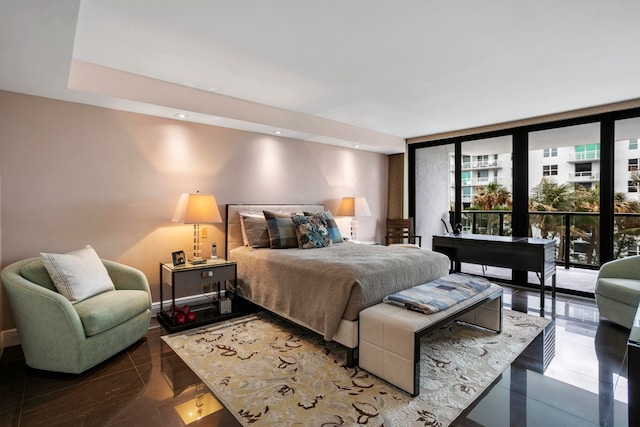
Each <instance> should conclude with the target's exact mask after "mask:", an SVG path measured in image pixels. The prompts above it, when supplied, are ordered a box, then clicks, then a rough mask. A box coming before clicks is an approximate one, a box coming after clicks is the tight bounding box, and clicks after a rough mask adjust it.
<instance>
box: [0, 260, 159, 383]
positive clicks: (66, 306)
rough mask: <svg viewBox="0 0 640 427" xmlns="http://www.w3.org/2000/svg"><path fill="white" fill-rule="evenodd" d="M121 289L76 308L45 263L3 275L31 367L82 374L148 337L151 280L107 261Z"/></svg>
mask: <svg viewBox="0 0 640 427" xmlns="http://www.w3.org/2000/svg"><path fill="white" fill-rule="evenodd" d="M102 262H103V264H104V265H105V267H106V269H107V272H108V273H109V277H111V280H112V281H113V283H114V285H115V290H111V291H107V292H102V293H100V294H98V295H94V296H92V297H90V298H88V299H85V300H83V301H80V302H78V303H76V304H72V303H71V302H70V301H69V300H68V299H67V298H65V297H64V296H63V295H62V294H60V293H58V291H57V290H56V287H55V285H54V284H53V282H52V280H51V278H50V277H49V274H48V273H47V270H46V269H45V267H44V265H43V264H42V261H41V260H40V258H30V259H26V260H23V261H18V262H15V263H13V264H10V265H8V266H7V267H5V268H4V269H3V270H2V275H1V277H2V283H3V284H4V288H5V291H6V294H7V297H8V301H9V305H10V306H11V310H12V313H13V318H14V320H15V323H16V329H17V331H18V336H19V338H20V344H21V345H22V351H23V353H24V356H25V360H26V363H27V365H29V366H30V367H32V368H36V369H42V370H47V371H56V372H67V373H73V374H78V373H81V372H83V371H85V370H87V369H89V368H91V367H93V366H95V365H97V364H99V363H100V362H102V361H104V360H106V359H108V358H109V357H111V356H113V355H114V354H116V353H118V352H120V351H122V350H124V349H125V348H127V347H129V346H130V345H131V344H133V343H135V342H136V341H138V340H139V339H140V338H142V337H143V336H144V335H145V334H146V333H147V331H148V329H149V319H150V318H151V293H150V291H149V283H148V282H147V278H146V277H145V275H144V274H143V273H142V272H141V271H139V270H137V269H135V268H132V267H128V266H125V265H122V264H119V263H116V262H113V261H108V260H102Z"/></svg>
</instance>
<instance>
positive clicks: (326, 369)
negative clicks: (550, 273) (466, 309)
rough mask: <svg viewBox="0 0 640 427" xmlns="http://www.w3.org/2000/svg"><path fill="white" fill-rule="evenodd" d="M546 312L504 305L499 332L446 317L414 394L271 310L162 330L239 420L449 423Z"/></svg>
mask: <svg viewBox="0 0 640 427" xmlns="http://www.w3.org/2000/svg"><path fill="white" fill-rule="evenodd" d="M548 322H549V320H548V319H544V318H540V317H534V316H529V315H527V314H524V313H519V312H515V311H511V310H504V315H503V332H502V333H501V334H495V333H491V332H488V331H484V330H480V329H477V328H472V327H466V326H462V325H458V324H455V323H453V324H450V325H448V326H445V327H443V328H441V329H439V330H438V331H435V332H434V333H432V334H430V335H428V336H426V337H424V338H423V339H422V345H421V354H422V356H421V368H420V369H421V371H420V372H421V386H420V395H419V396H417V397H415V398H412V397H411V396H409V395H408V394H407V393H405V392H403V391H401V390H399V389H397V388H395V387H394V386H392V385H390V384H388V383H386V382H384V381H382V380H380V379H378V378H377V377H375V376H373V375H370V374H368V373H367V372H366V371H363V370H360V369H359V368H347V367H345V360H346V352H345V351H344V349H341V347H340V346H339V345H335V344H333V343H325V342H324V341H323V340H322V338H321V337H320V336H317V335H315V334H313V333H310V332H308V331H306V330H304V329H302V328H298V327H296V326H294V325H292V324H290V323H288V322H285V321H283V320H281V319H279V318H277V317H275V316H273V315H270V314H268V313H259V314H257V315H255V316H249V317H245V318H242V319H236V320H235V322H232V323H226V324H224V325H212V326H211V327H207V328H202V329H198V330H192V331H187V332H184V333H179V334H174V335H170V336H164V337H163V339H164V340H165V341H166V342H167V344H168V345H169V346H170V347H171V348H172V349H173V350H174V351H175V352H176V353H177V354H178V355H179V356H180V358H182V359H183V360H184V361H185V363H186V364H187V365H189V367H191V369H192V370H193V371H194V372H195V373H196V374H197V375H198V376H199V377H200V379H201V380H202V381H203V382H204V383H205V384H206V385H207V386H208V387H209V388H210V389H211V391H213V392H214V394H215V395H216V397H217V398H218V399H219V400H220V401H221V402H222V403H223V404H224V405H225V406H226V407H227V408H228V409H229V410H230V411H231V413H233V414H234V415H235V416H236V418H237V419H238V420H239V421H240V422H241V423H242V424H243V425H247V426H248V425H251V426H298V425H300V426H301V425H304V426H386V427H389V426H403V427H404V426H437V427H439V426H447V425H449V424H450V423H451V422H452V421H454V420H455V419H456V417H457V416H458V415H459V414H460V413H461V412H462V411H463V410H464V409H465V408H466V407H467V406H469V405H470V404H471V403H472V402H473V401H474V400H475V399H476V398H477V397H478V396H480V394H481V393H482V392H483V391H484V390H485V389H486V388H487V387H488V386H489V385H491V384H492V382H493V381H494V380H495V379H496V378H497V377H498V376H499V375H500V374H501V373H502V372H503V371H504V370H505V369H506V368H507V367H508V366H509V365H510V364H511V362H512V361H513V360H515V358H516V357H517V356H518V355H519V354H520V353H521V352H522V351H523V350H524V349H525V348H526V347H527V345H528V344H529V343H530V342H531V341H532V340H533V339H534V338H535V337H536V336H537V335H538V334H539V333H540V332H541V331H542V328H544V326H545V325H546V324H547V323H548Z"/></svg>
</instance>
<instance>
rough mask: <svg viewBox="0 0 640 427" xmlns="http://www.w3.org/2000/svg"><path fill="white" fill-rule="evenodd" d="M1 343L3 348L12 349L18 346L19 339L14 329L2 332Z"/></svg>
mask: <svg viewBox="0 0 640 427" xmlns="http://www.w3.org/2000/svg"><path fill="white" fill-rule="evenodd" d="M2 341H3V344H4V347H13V346H16V345H20V338H19V337H18V331H17V330H16V328H13V329H5V330H4V331H2Z"/></svg>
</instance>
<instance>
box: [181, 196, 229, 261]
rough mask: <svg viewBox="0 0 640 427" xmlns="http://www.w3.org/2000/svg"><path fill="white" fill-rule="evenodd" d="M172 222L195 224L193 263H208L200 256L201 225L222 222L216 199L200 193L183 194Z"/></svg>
mask: <svg viewBox="0 0 640 427" xmlns="http://www.w3.org/2000/svg"><path fill="white" fill-rule="evenodd" d="M172 221H173V222H181V223H183V224H193V260H192V262H193V263H194V264H197V263H203V262H206V261H205V260H203V259H202V257H201V256H200V254H201V251H200V245H201V244H200V224H207V223H209V224H210V223H216V222H222V217H221V216H220V211H219V210H218V203H217V202H216V198H215V197H213V195H211V194H200V192H197V193H195V194H194V193H191V194H188V193H185V194H183V195H182V196H180V199H179V200H178V206H176V210H175V212H174V213H173V219H172ZM212 255H213V254H212ZM212 257H213V256H212Z"/></svg>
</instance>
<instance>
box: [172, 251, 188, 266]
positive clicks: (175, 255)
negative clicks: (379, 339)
mask: <svg viewBox="0 0 640 427" xmlns="http://www.w3.org/2000/svg"><path fill="white" fill-rule="evenodd" d="M171 259H173V265H174V267H177V266H179V265H185V264H186V263H187V257H186V255H185V254H184V251H175V252H171Z"/></svg>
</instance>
